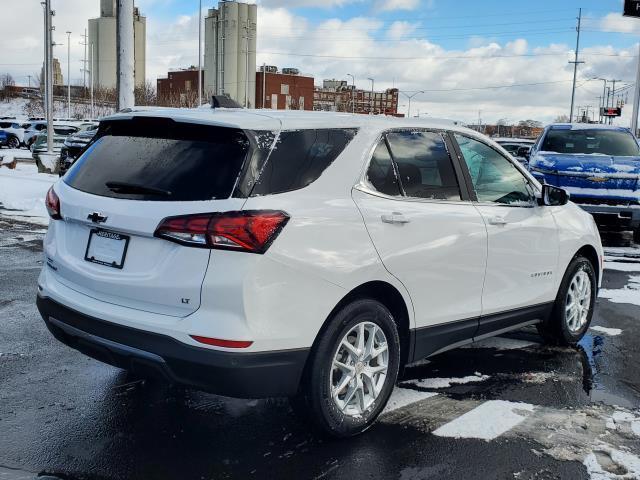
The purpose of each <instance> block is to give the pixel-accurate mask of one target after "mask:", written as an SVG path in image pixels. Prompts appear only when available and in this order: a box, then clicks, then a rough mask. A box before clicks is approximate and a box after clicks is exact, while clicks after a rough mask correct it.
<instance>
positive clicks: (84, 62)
mask: <svg viewBox="0 0 640 480" xmlns="http://www.w3.org/2000/svg"><path fill="white" fill-rule="evenodd" d="M80 45H83V46H84V57H83V60H82V89H83V94H82V96H83V97H84V96H85V95H86V94H87V45H88V43H87V29H86V28H85V29H84V35H82V41H81V42H80ZM85 98H86V97H85Z"/></svg>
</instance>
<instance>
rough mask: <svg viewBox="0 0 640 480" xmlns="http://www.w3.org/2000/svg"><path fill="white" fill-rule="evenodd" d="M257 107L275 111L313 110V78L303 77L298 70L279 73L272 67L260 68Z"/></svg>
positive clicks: (257, 80) (284, 69) (257, 76)
mask: <svg viewBox="0 0 640 480" xmlns="http://www.w3.org/2000/svg"><path fill="white" fill-rule="evenodd" d="M263 70H264V71H263ZM263 89H264V93H263ZM255 105H256V108H272V109H275V110H313V77H309V76H306V75H301V74H300V72H299V71H298V69H296V68H283V69H282V71H278V68H277V67H274V66H270V65H269V66H266V67H260V70H259V71H258V72H256V103H255Z"/></svg>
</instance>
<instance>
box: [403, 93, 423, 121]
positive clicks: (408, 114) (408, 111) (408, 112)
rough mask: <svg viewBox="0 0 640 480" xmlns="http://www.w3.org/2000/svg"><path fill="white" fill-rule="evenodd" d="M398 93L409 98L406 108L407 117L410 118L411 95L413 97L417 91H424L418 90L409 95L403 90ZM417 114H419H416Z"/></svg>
mask: <svg viewBox="0 0 640 480" xmlns="http://www.w3.org/2000/svg"><path fill="white" fill-rule="evenodd" d="M400 93H401V94H402V95H404V96H405V97H407V98H408V99H409V107H408V108H407V118H411V99H412V98H413V97H415V96H416V95H418V94H419V93H424V90H420V91H418V92H414V93H412V94H411V95H409V94H407V93H404V92H400ZM418 116H420V115H418Z"/></svg>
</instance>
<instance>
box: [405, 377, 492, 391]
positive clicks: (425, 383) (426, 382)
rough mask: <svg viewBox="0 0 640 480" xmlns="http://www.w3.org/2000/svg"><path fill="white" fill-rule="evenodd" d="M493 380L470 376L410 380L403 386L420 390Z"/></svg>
mask: <svg viewBox="0 0 640 480" xmlns="http://www.w3.org/2000/svg"><path fill="white" fill-rule="evenodd" d="M489 378H491V377H490V376H489V375H470V376H468V377H458V378H425V379H422V380H409V381H407V382H402V384H403V385H413V386H416V387H420V388H449V387H450V386H451V385H463V384H465V383H475V382H484V381H485V380H489Z"/></svg>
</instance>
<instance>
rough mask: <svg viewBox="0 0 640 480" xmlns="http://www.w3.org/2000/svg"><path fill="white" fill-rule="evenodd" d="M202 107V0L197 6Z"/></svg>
mask: <svg viewBox="0 0 640 480" xmlns="http://www.w3.org/2000/svg"><path fill="white" fill-rule="evenodd" d="M200 105H202V0H200V3H199V5H198V106H200Z"/></svg>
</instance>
